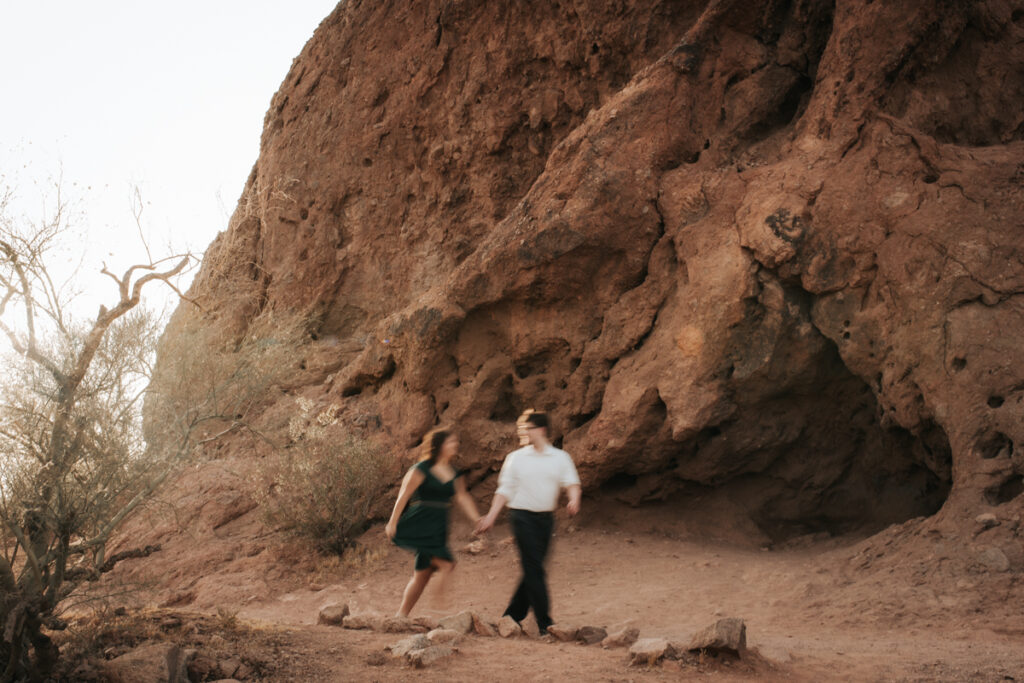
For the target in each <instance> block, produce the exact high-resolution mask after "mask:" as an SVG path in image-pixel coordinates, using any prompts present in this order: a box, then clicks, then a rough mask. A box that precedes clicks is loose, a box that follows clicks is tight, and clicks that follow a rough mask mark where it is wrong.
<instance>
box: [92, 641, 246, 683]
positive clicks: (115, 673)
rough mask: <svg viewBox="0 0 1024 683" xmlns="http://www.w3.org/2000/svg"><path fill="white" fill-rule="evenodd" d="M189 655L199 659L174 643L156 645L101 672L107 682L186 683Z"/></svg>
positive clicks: (104, 666) (133, 652)
mask: <svg viewBox="0 0 1024 683" xmlns="http://www.w3.org/2000/svg"><path fill="white" fill-rule="evenodd" d="M188 653H191V654H192V656H193V657H194V656H195V650H184V651H183V650H181V649H180V648H179V647H178V646H177V645H174V644H171V643H152V644H149V645H142V646H140V647H137V648H135V649H134V650H130V651H129V652H126V653H125V654H123V655H121V656H119V657H117V658H115V659H112V660H109V661H104V662H101V663H100V664H99V668H100V671H101V674H102V675H103V677H104V678H103V680H114V681H173V683H183V682H184V681H187V680H188V665H189V664H190V662H191V660H190V658H189V657H188ZM239 663H241V660H239ZM232 673H234V672H232Z"/></svg>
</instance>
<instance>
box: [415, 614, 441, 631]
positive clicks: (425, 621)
mask: <svg viewBox="0 0 1024 683" xmlns="http://www.w3.org/2000/svg"><path fill="white" fill-rule="evenodd" d="M412 620H413V623H414V624H416V625H417V626H422V627H423V628H424V631H433V630H434V629H435V628H437V627H438V626H439V624H438V622H437V619H435V618H434V617H426V616H424V617H413V619H412Z"/></svg>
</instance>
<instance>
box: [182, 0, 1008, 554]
mask: <svg viewBox="0 0 1024 683" xmlns="http://www.w3.org/2000/svg"><path fill="white" fill-rule="evenodd" d="M1022 184H1024V2H1021V1H1019V0H984V1H979V2H964V1H961V2H956V1H954V0H929V1H923V2H920V3H898V2H891V1H888V0H885V1H883V0H878V1H876V2H872V1H870V0H865V1H864V2H845V1H839V2H827V1H814V0H792V1H783V0H762V1H759V2H735V1H728V0H727V1H722V0H712V1H711V2H701V1H682V0H680V1H668V0H665V1H658V0H636V1H634V2H604V1H602V2H591V1H585V0H577V1H576V2H565V3H521V2H494V1H491V2H482V1H476V0H462V1H459V0H455V1H449V2H439V1H425V2H417V3H404V2H387V1H384V2H368V1H367V2H360V1H357V0H353V1H351V2H343V3H341V4H340V5H339V6H338V8H337V9H336V11H335V12H334V13H333V14H332V15H331V16H330V17H328V18H327V19H326V20H325V21H324V22H323V24H322V25H321V26H320V28H319V29H318V30H317V32H316V34H315V35H314V36H313V38H312V39H311V40H310V42H309V43H308V44H307V45H306V47H305V49H304V50H303V52H302V54H301V55H299V57H298V58H297V59H296V61H295V63H294V65H293V67H292V69H291V72H290V73H289V75H288V77H287V78H286V79H285V81H284V83H283V84H282V86H281V89H280V91H279V92H278V93H277V94H276V95H275V97H274V98H273V101H272V103H271V107H270V110H269V111H268V113H267V116H266V121H265V128H264V133H263V138H262V143H261V153H260V157H259V160H258V161H257V163H256V165H255V166H254V168H253V171H252V174H251V176H250V178H249V181H248V183H247V185H246V188H245V191H244V193H243V196H242V198H241V200H240V202H239V205H238V209H237V210H236V212H235V214H234V216H233V217H232V219H231V222H230V225H229V226H228V229H227V230H226V231H225V232H224V233H222V234H221V235H220V236H219V237H218V238H217V240H216V241H215V242H214V243H213V244H212V245H211V246H210V248H209V250H208V252H207V255H206V258H205V261H204V265H203V267H202V270H201V272H200V274H199V276H198V277H197V278H196V281H195V283H194V285H193V287H192V290H191V292H190V296H192V297H194V298H195V299H196V300H197V301H198V302H200V304H201V305H202V307H203V311H202V312H199V311H197V310H196V309H194V308H192V307H190V306H188V305H183V306H182V307H181V308H180V309H179V311H178V312H177V313H176V315H175V318H174V320H173V322H172V324H171V326H170V328H169V329H168V332H167V334H168V336H169V338H173V337H174V336H175V335H176V334H181V333H182V332H181V331H182V330H183V329H185V328H186V327H187V325H188V324H189V323H190V322H199V323H200V324H203V325H206V326H217V327H218V328H219V329H222V330H223V333H224V335H225V337H226V338H230V337H232V336H234V335H238V334H240V333H241V332H242V331H244V330H245V329H246V327H247V326H248V325H249V324H250V321H252V320H253V319H254V318H255V317H256V316H258V315H260V313H261V312H262V311H265V310H268V309H272V310H292V311H298V312H301V313H303V314H308V315H309V316H311V318H312V319H313V320H315V326H314V329H313V331H312V335H311V338H310V339H309V341H308V343H307V344H306V345H305V346H303V347H301V348H297V349H295V359H296V369H295V382H294V385H293V386H290V387H287V388H286V389H287V391H285V392H284V393H282V394H280V395H279V396H276V397H273V398H271V399H270V400H271V401H272V403H275V404H276V407H277V409H278V410H287V409H288V406H291V405H293V404H294V402H295V400H296V397H298V396H302V397H305V398H308V399H311V400H313V401H315V402H316V403H317V405H319V406H322V407H323V408H324V409H326V408H327V407H329V406H331V405H336V406H338V415H339V418H340V419H341V420H342V421H343V422H344V423H345V424H347V425H349V426H350V427H351V429H352V430H356V431H359V432H360V433H362V434H364V435H365V436H367V437H368V438H372V439H377V440H381V441H383V442H384V443H386V444H388V445H389V446H390V447H391V449H392V452H394V453H396V454H399V455H401V454H404V453H405V451H406V449H408V448H410V447H412V446H413V445H414V444H416V443H417V441H418V439H419V437H420V436H421V435H422V434H423V433H424V432H425V431H426V430H427V429H429V428H430V427H432V426H433V425H435V424H438V423H443V424H450V425H456V426H457V427H458V429H459V430H460V433H461V435H462V443H463V448H462V451H463V459H464V465H466V466H469V467H470V468H471V470H472V479H471V483H472V485H473V486H474V490H475V491H477V492H481V493H482V492H486V491H488V490H489V487H491V486H493V480H494V478H495V473H496V467H497V466H498V465H499V464H500V459H501V457H502V456H503V454H504V452H506V451H507V450H508V448H509V447H510V446H511V422H512V421H513V420H514V418H515V416H516V415H517V413H518V412H519V411H520V409H522V408H524V407H534V408H537V409H546V410H549V411H550V412H551V413H552V415H553V417H554V421H555V424H556V425H557V435H558V436H559V438H560V443H561V444H562V445H563V446H564V447H565V448H566V449H567V450H569V451H570V452H571V453H572V454H573V455H574V456H575V458H576V460H577V462H578V464H579V466H580V470H581V474H582V475H583V476H584V479H585V486H586V487H587V489H588V490H589V491H594V490H596V489H597V488H598V487H604V488H605V489H606V490H609V491H614V492H615V493H616V494H617V495H619V496H620V497H622V498H624V499H626V500H631V501H634V502H640V501H644V500H654V499H660V498H665V497H668V496H674V495H691V494H694V493H698V492H699V493H701V494H703V495H709V496H711V497H715V496H722V497H726V498H728V499H729V500H731V501H733V502H734V503H736V504H738V505H740V506H741V507H742V508H743V509H744V510H745V511H746V512H747V513H748V514H750V515H751V517H752V518H753V519H754V520H755V521H756V522H757V523H758V524H759V525H761V527H762V529H764V530H765V531H766V532H767V533H769V534H778V535H787V534H792V533H799V532H805V531H816V530H829V531H835V530H844V529H848V528H854V527H860V526H862V525H865V524H867V525H870V526H873V527H874V528H878V527H880V526H881V525H884V524H886V523H890V522H894V521H902V520H905V519H909V518H912V517H915V516H921V515H934V516H933V517H932V518H931V520H930V521H929V524H938V525H940V526H941V525H943V524H946V525H953V526H956V525H959V524H961V523H962V521H963V520H965V519H969V518H973V517H974V516H975V515H976V514H978V513H979V512H984V511H988V510H990V509H996V510H998V511H999V512H1000V515H1001V516H1002V517H1004V518H1008V519H1009V518H1013V517H1014V516H1015V515H1016V519H1017V520H1018V521H1019V513H1020V511H1021V509H1022V508H1024V496H1021V493H1022V492H1024V479H1022V475H1024V421H1022V419H1021V417H1022V412H1024V411H1022V400H1024V346H1022V345H1021V344H1020V343H1019V341H1018V335H1019V334H1020V333H1021V331H1022V330H1024V297H1022V296H1021V294H1022V293H1024V252H1022V247H1024V231H1022V228H1024V224H1022V223H1024V190H1022ZM272 407H273V406H272ZM986 533H988V534H990V538H989V542H991V543H997V544H1000V547H1002V548H1003V550H1004V552H1005V554H1006V555H1008V556H1009V557H1010V558H1011V561H1012V563H1013V564H1014V566H1015V567H1016V569H1024V550H1022V549H1021V544H1020V534H1024V529H1020V530H1019V531H1018V529H1017V523H1016V522H1014V523H1012V524H1003V525H1001V526H1000V527H998V528H996V529H993V530H991V531H989V532H986Z"/></svg>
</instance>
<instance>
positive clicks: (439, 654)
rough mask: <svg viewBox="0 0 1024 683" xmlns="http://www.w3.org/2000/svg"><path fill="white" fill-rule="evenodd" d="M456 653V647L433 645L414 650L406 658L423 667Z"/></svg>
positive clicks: (411, 662)
mask: <svg viewBox="0 0 1024 683" xmlns="http://www.w3.org/2000/svg"><path fill="white" fill-rule="evenodd" d="M454 654H455V649H454V648H452V647H449V646H448V645H431V646H430V647H426V648H423V649H421V650H413V651H412V652H410V653H409V654H407V655H406V657H405V659H406V661H408V662H409V663H410V664H412V665H413V666H415V667H416V668H417V669H421V668H423V667H426V666H430V665H431V664H434V663H435V662H438V661H440V660H442V659H447V658H448V657H451V656H452V655H454Z"/></svg>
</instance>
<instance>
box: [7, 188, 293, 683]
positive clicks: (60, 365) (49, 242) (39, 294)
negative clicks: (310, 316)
mask: <svg viewBox="0 0 1024 683" xmlns="http://www.w3.org/2000/svg"><path fill="white" fill-rule="evenodd" d="M9 196H10V195H9V193H4V192H0V338H3V339H6V341H7V342H8V343H9V351H6V352H5V350H4V349H0V636H2V637H0V680H15V679H19V680H20V679H23V678H28V679H44V678H46V677H47V676H48V675H49V673H50V672H51V671H52V670H53V667H54V666H55V664H56V661H57V657H58V654H59V653H58V651H57V649H56V647H55V646H54V644H53V642H52V639H51V636H50V635H49V634H48V633H47V632H46V630H45V628H50V629H53V628H60V626H61V625H62V623H61V621H60V618H59V617H60V615H61V603H62V602H64V601H65V600H66V599H67V598H68V597H69V596H70V595H72V593H74V591H75V590H76V589H77V588H78V587H79V586H82V585H83V584H84V583H86V582H92V581H95V580H96V579H98V578H99V577H100V576H101V575H102V574H104V573H106V572H109V571H111V570H112V569H113V567H114V566H115V565H116V564H117V562H119V561H121V560H123V559H126V558H129V557H144V556H146V555H148V554H150V553H152V552H155V551H156V550H159V547H158V546H147V547H145V548H129V549H127V550H124V551H121V552H118V553H115V554H112V555H108V554H107V546H108V543H109V541H110V540H111V538H112V536H113V535H114V534H115V532H116V531H117V530H118V529H119V528H120V527H121V526H122V525H123V523H124V522H125V520H126V519H128V518H129V516H130V515H132V514H133V513H135V512H136V511H137V510H139V509H140V508H141V507H142V506H143V505H145V504H146V501H147V500H149V499H150V498H151V497H152V495H153V494H154V493H155V492H156V490H157V489H158V488H159V487H160V486H161V485H162V484H163V483H164V481H165V480H166V479H167V478H168V477H169V476H170V475H171V474H172V473H173V472H175V471H176V470H177V469H178V468H179V467H180V466H181V465H182V464H183V463H185V462H186V461H187V460H189V459H190V458H192V457H194V456H195V455H196V454H197V453H198V452H200V451H201V449H202V447H203V445H204V444H206V443H209V442H211V441H213V440H215V439H217V438H219V437H221V436H224V435H226V434H228V433H234V432H239V431H244V430H245V429H246V428H247V424H248V423H247V418H248V416H249V415H250V414H251V413H252V412H253V411H254V410H256V409H257V408H258V407H259V406H260V405H262V404H263V403H265V402H266V400H267V397H268V389H269V388H270V387H271V386H272V385H273V384H274V383H275V382H279V381H281V380H283V379H284V378H286V377H288V376H289V375H290V374H291V372H292V370H293V367H294V366H295V365H297V364H296V363H290V362H289V360H290V358H291V353H293V352H292V351H291V345H292V344H294V343H295V340H296V339H298V338H299V337H301V336H303V335H304V334H305V328H304V326H303V325H302V323H301V321H300V320H299V319H298V318H297V317H296V316H294V315H289V316H277V315H275V314H274V312H273V311H262V312H261V314H260V315H259V316H257V318H256V320H254V321H248V324H247V329H246V331H245V333H244V334H241V335H239V336H238V337H237V338H232V339H229V340H222V339H217V338H212V337H210V333H206V332H204V331H202V330H201V329H200V330H197V331H196V334H195V335H193V336H191V337H188V336H186V337H185V338H184V339H183V340H172V341H168V342H167V343H166V344H164V347H165V349H166V350H167V357H168V360H167V361H166V362H163V363H161V369H162V370H161V374H160V377H159V378H158V379H159V380H160V381H159V383H158V384H154V383H153V382H154V381H155V380H153V363H154V353H155V347H156V339H157V337H158V335H159V330H160V328H161V327H162V322H163V321H162V320H161V319H160V318H159V316H156V315H154V314H152V313H149V312H147V311H146V310H145V308H144V307H143V306H140V303H141V295H142V291H143V289H144V288H146V287H148V286H149V283H152V282H163V283H166V284H168V285H170V286H171V287H173V288H175V290H176V291H177V287H176V285H175V278H176V277H177V276H178V275H179V274H180V273H181V272H182V271H183V270H185V269H186V268H187V267H188V265H189V264H190V263H192V262H193V260H194V259H193V258H192V257H191V256H190V255H187V254H186V255H182V256H178V257H174V259H173V260H172V261H171V262H170V263H169V262H168V259H159V260H155V261H150V262H146V263H140V264H136V265H134V266H131V267H130V268H128V269H127V270H126V271H125V272H124V273H123V274H122V275H117V274H115V273H113V272H111V271H110V270H108V269H107V268H106V267H104V268H103V271H102V272H103V274H104V275H106V276H108V277H109V278H110V279H111V280H113V281H114V282H115V283H116V292H117V293H116V295H115V296H112V297H111V299H112V301H111V302H110V303H111V306H109V307H107V306H100V308H99V312H98V313H97V314H96V315H95V317H94V318H92V319H88V320H80V319H77V318H76V317H75V316H74V315H72V313H71V311H72V307H71V303H72V301H71V299H70V298H69V295H68V292H69V291H71V290H73V289H74V288H73V287H71V288H70V289H69V288H68V287H65V286H64V285H62V284H58V283H56V282H55V280H56V278H55V277H54V271H53V270H52V269H51V268H50V267H49V265H48V263H49V262H52V260H53V254H54V253H55V250H58V249H59V247H60V245H61V240H62V238H63V237H64V235H65V233H66V231H67V228H68V223H67V220H66V213H65V211H64V210H63V206H62V205H61V204H60V203H59V199H58V205H57V207H56V210H55V211H54V212H53V213H51V214H50V215H49V217H48V218H47V219H46V220H44V221H42V222H36V223H33V222H32V221H28V220H24V219H21V218H17V217H12V216H11V215H9V213H8V212H7V208H6V207H7V201H8V200H7V198H9ZM147 256H148V248H147ZM65 284H66V283H65ZM204 335H205V336H204ZM215 342H216V343H215ZM154 387H159V389H156V388H154ZM143 402H145V410H143ZM144 413H145V414H146V415H145V416H144ZM144 417H146V418H149V425H150V428H149V429H147V430H145V432H144V430H143V418H144Z"/></svg>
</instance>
